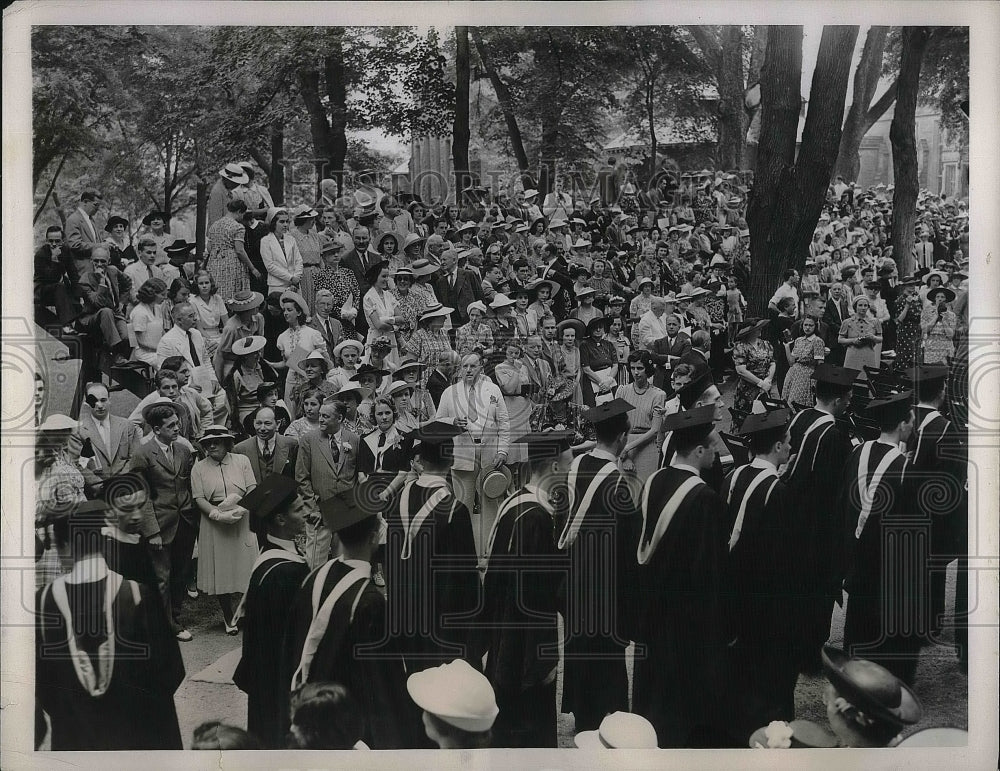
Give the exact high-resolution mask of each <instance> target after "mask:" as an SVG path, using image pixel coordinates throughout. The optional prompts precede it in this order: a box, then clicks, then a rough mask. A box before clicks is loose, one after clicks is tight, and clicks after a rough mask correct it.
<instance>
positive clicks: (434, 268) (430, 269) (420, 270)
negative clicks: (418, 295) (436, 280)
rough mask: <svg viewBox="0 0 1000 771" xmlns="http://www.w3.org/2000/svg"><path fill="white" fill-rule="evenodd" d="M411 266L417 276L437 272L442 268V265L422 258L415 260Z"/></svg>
mask: <svg viewBox="0 0 1000 771" xmlns="http://www.w3.org/2000/svg"><path fill="white" fill-rule="evenodd" d="M410 268H411V269H412V270H413V275H414V276H416V277H418V278H419V277H420V276H429V275H431V274H432V273H437V272H438V270H440V269H441V266H440V265H435V264H434V263H433V262H431V261H430V260H425V259H420V260H414V261H413V262H412V263H411V264H410Z"/></svg>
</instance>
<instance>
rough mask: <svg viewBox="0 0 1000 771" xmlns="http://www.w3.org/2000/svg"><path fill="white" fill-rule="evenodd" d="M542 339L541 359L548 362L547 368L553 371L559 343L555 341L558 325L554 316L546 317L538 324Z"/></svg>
mask: <svg viewBox="0 0 1000 771" xmlns="http://www.w3.org/2000/svg"><path fill="white" fill-rule="evenodd" d="M539 327H540V329H541V339H542V353H541V355H542V358H543V359H545V361H547V362H548V364H549V367H550V368H552V370H553V371H554V370H555V359H556V351H557V350H558V348H559V341H558V340H557V339H556V333H557V331H558V325H557V323H556V319H555V316H546V317H545V318H543V319H542V320H541V321H540V322H539Z"/></svg>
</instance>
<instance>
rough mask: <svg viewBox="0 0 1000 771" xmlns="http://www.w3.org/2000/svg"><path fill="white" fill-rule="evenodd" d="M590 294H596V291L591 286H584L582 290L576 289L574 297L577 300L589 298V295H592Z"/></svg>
mask: <svg viewBox="0 0 1000 771" xmlns="http://www.w3.org/2000/svg"><path fill="white" fill-rule="evenodd" d="M592 294H597V290H596V289H594V287H592V286H585V287H583V288H582V289H577V290H576V297H577V299H579V298H581V297H590V295H592Z"/></svg>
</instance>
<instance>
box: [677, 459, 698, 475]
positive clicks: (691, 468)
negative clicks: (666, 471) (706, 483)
mask: <svg viewBox="0 0 1000 771" xmlns="http://www.w3.org/2000/svg"><path fill="white" fill-rule="evenodd" d="M670 467H671V468H679V469H680V470H681V471H690V472H691V473H692V474H694V475H695V476H696V477H700V476H701V472H700V471H699V470H698V469H696V468H695V467H694V466H689V465H688V464H687V463H678V462H677V461H674V462H673V463H671V464H670Z"/></svg>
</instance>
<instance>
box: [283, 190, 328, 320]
mask: <svg viewBox="0 0 1000 771" xmlns="http://www.w3.org/2000/svg"><path fill="white" fill-rule="evenodd" d="M292 216H293V217H294V219H293V224H294V227H293V228H292V229H291V230H290V231H289V232H290V233H291V235H292V238H294V239H295V243H296V244H298V247H299V254H301V255H302V281H301V282H300V284H299V294H301V295H302V296H303V297H304V298H305V300H306V303H307V304H308V305H309V307H310V308H312V307H313V300H314V299H315V295H316V285H315V284H314V283H313V273H314V272H315V270H316V269H317V268H319V267H320V247H321V246H322V244H321V241H320V237H319V234H318V233H317V232H316V228H315V227H314V226H315V225H316V217H318V216H319V215H318V213H317V212H316V210H315V209H312V208H310V207H309V206H307V205H305V204H302V205H301V206H298V207H296V208H295V209H293V210H292Z"/></svg>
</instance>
